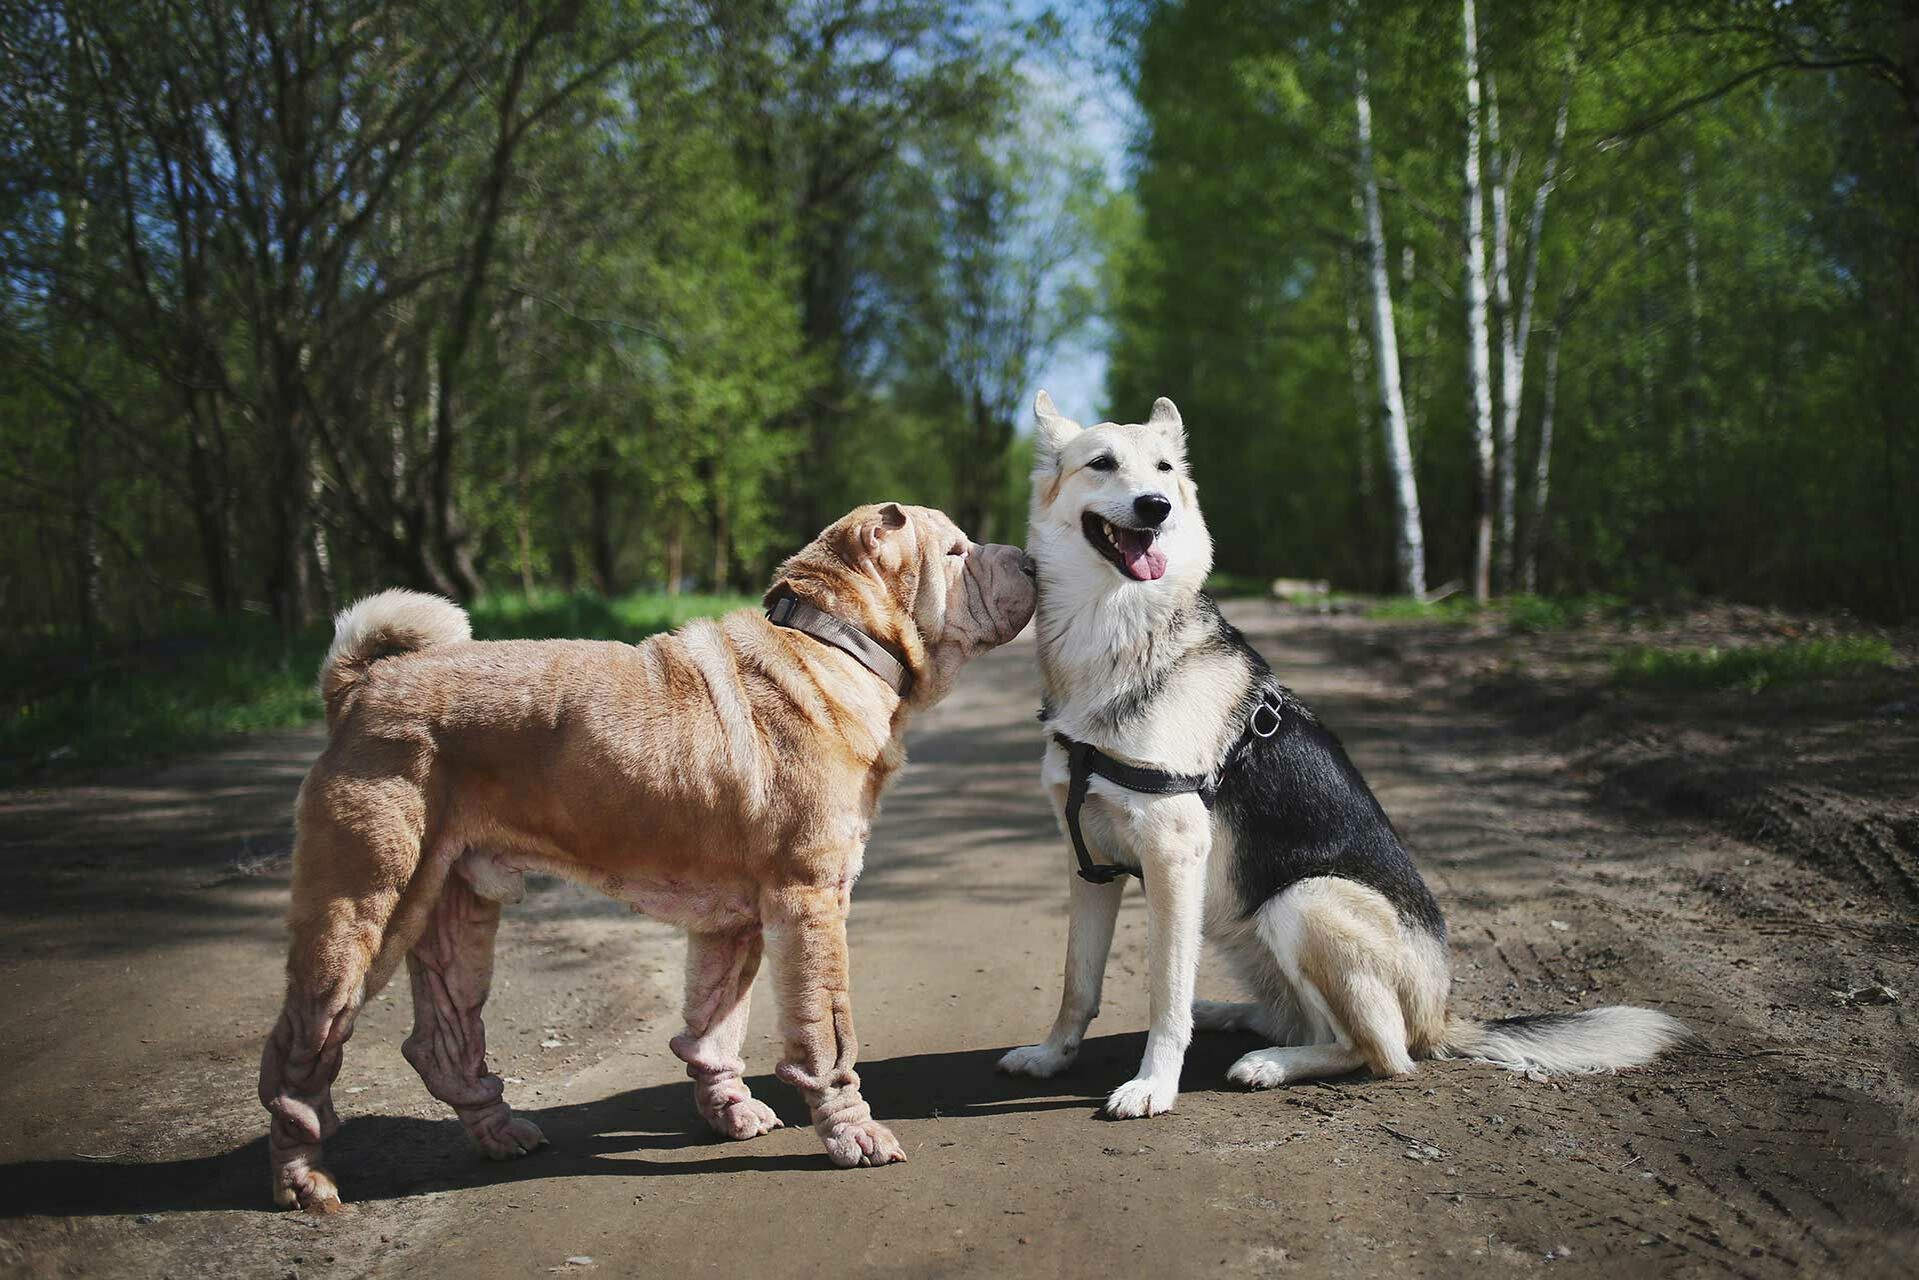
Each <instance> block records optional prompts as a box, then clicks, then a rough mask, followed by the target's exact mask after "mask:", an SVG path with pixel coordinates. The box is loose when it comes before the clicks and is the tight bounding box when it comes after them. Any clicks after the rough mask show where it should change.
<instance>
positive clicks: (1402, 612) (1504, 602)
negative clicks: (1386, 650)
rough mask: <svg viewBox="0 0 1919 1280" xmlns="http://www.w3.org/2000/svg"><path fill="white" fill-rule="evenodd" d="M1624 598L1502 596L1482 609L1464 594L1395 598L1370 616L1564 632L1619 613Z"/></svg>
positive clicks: (1374, 608) (1373, 609) (1372, 610)
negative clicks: (1485, 620)
mask: <svg viewBox="0 0 1919 1280" xmlns="http://www.w3.org/2000/svg"><path fill="white" fill-rule="evenodd" d="M1625 606H1626V601H1625V600H1624V599H1623V598H1622V597H1620V596H1608V595H1586V596H1533V595H1512V596H1501V597H1499V598H1498V599H1496V600H1494V601H1493V602H1492V603H1491V604H1487V605H1483V606H1482V605H1479V604H1475V603H1474V602H1473V598H1472V597H1471V596H1469V595H1467V594H1465V593H1464V592H1459V593H1456V594H1454V595H1450V596H1447V597H1446V598H1445V599H1444V600H1435V601H1431V602H1428V601H1425V600H1415V599H1413V598H1412V597H1411V596H1392V597H1389V598H1387V599H1385V600H1381V601H1379V602H1378V603H1376V604H1374V605H1373V606H1372V607H1371V608H1370V609H1368V610H1367V611H1366V616H1367V617H1369V618H1373V619H1375V620H1378V621H1382V622H1408V621H1412V622H1464V621H1467V620H1468V619H1471V618H1478V617H1487V616H1490V617H1495V618H1502V619H1504V620H1505V623H1506V625H1507V626H1508V627H1510V628H1512V629H1513V630H1514V631H1523V632H1539V631H1564V630H1567V629H1568V628H1571V627H1577V626H1580V625H1582V624H1584V623H1586V622H1589V621H1591V620H1592V619H1594V618H1596V617H1601V616H1603V615H1606V614H1609V613H1617V612H1618V611H1619V610H1621V609H1623V608H1625Z"/></svg>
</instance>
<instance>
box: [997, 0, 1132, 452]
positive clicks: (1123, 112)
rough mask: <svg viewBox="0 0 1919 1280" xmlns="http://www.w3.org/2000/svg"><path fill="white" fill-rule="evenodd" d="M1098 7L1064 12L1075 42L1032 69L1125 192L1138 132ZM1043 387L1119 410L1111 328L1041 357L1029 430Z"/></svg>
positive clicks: (1084, 412) (1026, 419)
mask: <svg viewBox="0 0 1919 1280" xmlns="http://www.w3.org/2000/svg"><path fill="white" fill-rule="evenodd" d="M1016 7H1018V8H1028V11H1029V13H1030V12H1031V10H1032V9H1037V8H1038V7H1040V6H1038V5H1031V6H1030V7H1029V6H1028V5H1026V4H1024V3H1016ZM1056 11H1057V7H1056ZM1096 12H1097V11H1096V10H1091V9H1089V10H1086V11H1082V12H1079V13H1074V12H1071V11H1069V12H1068V13H1066V14H1064V15H1063V18H1064V20H1065V22H1066V25H1067V41H1066V46H1067V47H1065V48H1062V49H1061V50H1060V51H1059V53H1058V54H1057V55H1054V54H1053V53H1052V52H1050V51H1048V52H1046V53H1045V54H1044V55H1043V56H1035V57H1034V58H1032V59H1031V60H1030V61H1029V63H1028V66H1027V70H1028V74H1029V75H1030V76H1031V77H1032V78H1033V79H1034V80H1035V81H1036V82H1038V83H1040V84H1042V85H1051V86H1054V87H1056V88H1057V89H1058V91H1059V93H1060V94H1061V96H1062V97H1063V98H1064V99H1065V101H1066V102H1067V103H1068V104H1069V109H1070V110H1071V113H1072V116H1073V119H1074V121H1075V124H1076V128H1075V133H1076V135H1077V137H1076V139H1075V141H1077V142H1079V143H1081V144H1083V145H1085V146H1088V147H1090V148H1091V149H1092V150H1093V151H1094V152H1095V153H1096V154H1097V155H1098V156H1099V157H1100V159H1101V160H1102V162H1103V163H1104V166H1105V170H1106V181H1107V184H1108V185H1109V186H1110V187H1111V188H1112V189H1113V190H1115V191H1117V190H1120V189H1121V188H1123V187H1124V186H1125V183H1126V144H1127V141H1128V138H1129V137H1130V135H1131V132H1132V125H1131V114H1132V110H1133V107H1132V101H1131V98H1130V96H1129V95H1128V92H1127V90H1126V88H1125V86H1124V85H1122V84H1120V83H1119V81H1118V80H1117V79H1116V78H1114V77H1113V76H1112V75H1111V74H1110V66H1109V65H1108V64H1110V61H1111V58H1110V55H1107V56H1102V53H1103V52H1104V43H1105V40H1106V35H1105V32H1104V31H1103V30H1100V29H1099V26H1100V21H1101V20H1100V19H1099V18H1098V17H1094V16H1090V15H1092V14H1094V13H1096ZM1042 387H1044V388H1045V389H1046V390H1047V392H1048V393H1050V394H1051V395H1052V397H1053V402H1054V403H1055V404H1057V405H1058V406H1059V410H1060V412H1061V413H1063V414H1065V415H1066V416H1067V417H1069V418H1074V419H1077V420H1078V421H1080V422H1098V421H1100V420H1102V419H1104V418H1107V417H1109V416H1111V414H1112V413H1113V412H1114V411H1115V406H1109V405H1108V404H1107V403H1106V333H1105V331H1104V329H1103V328H1102V327H1099V326H1095V327H1094V328H1093V329H1091V330H1090V331H1088V332H1087V333H1086V335H1085V336H1084V337H1083V338H1081V339H1080V340H1079V341H1078V342H1077V343H1075V344H1073V345H1070V346H1066V347H1062V348H1061V349H1060V350H1059V351H1057V352H1055V353H1054V354H1053V355H1052V356H1051V357H1050V358H1049V359H1047V360H1045V361H1043V362H1042V363H1041V364H1040V366H1039V369H1038V374H1037V376H1036V378H1035V379H1034V382H1033V385H1032V386H1031V387H1030V388H1028V390H1027V397H1026V398H1027V408H1026V409H1025V410H1024V411H1023V412H1022V413H1021V415H1020V422H1019V430H1020V432H1021V434H1025V433H1026V432H1028V431H1030V430H1031V429H1032V411H1031V399H1032V394H1033V393H1034V392H1036V391H1038V390H1039V389H1040V388H1042ZM1116 409H1117V412H1119V413H1120V415H1121V417H1123V418H1138V417H1139V416H1141V415H1142V414H1144V413H1145V411H1146V407H1144V406H1142V407H1140V408H1139V410H1138V412H1134V413H1128V412H1127V410H1126V406H1124V405H1120V406H1117V407H1116Z"/></svg>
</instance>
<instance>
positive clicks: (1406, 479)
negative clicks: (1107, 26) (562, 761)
mask: <svg viewBox="0 0 1919 1280" xmlns="http://www.w3.org/2000/svg"><path fill="white" fill-rule="evenodd" d="M1126 12H1127V14H1128V15H1129V17H1130V19H1131V22H1132V36H1133V39H1134V41H1135V44H1136V47H1137V61H1138V81H1137V93H1138V99H1139V104H1140V107H1141V109H1142V112H1143V126H1144V138H1143V145H1142V149H1141V152H1140V155H1139V161H1138V170H1137V183H1136V190H1137V209H1136V214H1135V223H1134V227H1133V231H1132V236H1131V239H1130V241H1129V242H1127V243H1125V244H1123V245H1122V246H1120V247H1119V249H1118V252H1117V253H1116V254H1115V261H1114V264H1113V273H1114V276H1115V279H1116V297H1115V299H1114V301H1115V307H1114V312H1113V330H1114V333H1115V335H1116V338H1115V347H1114V366H1113V373H1112V390H1113V392H1114V393H1115V394H1114V400H1115V402H1116V403H1117V404H1118V405H1119V406H1120V407H1122V408H1123V409H1126V410H1129V411H1130V412H1132V413H1140V412H1144V408H1145V406H1147V405H1149V404H1150V403H1151V402H1152V398H1153V397H1154V396H1155V395H1162V394H1163V395H1171V396H1173V397H1174V398H1175V399H1176V400H1177V401H1178V402H1179V404H1180V407H1181V410H1182V411H1183V412H1184V414H1185V417H1186V419H1187V421H1188V422H1189V423H1190V424H1192V440H1193V457H1194V460H1195V465H1196V466H1197V469H1198V474H1199V479H1200V482H1201V485H1202V488H1203V490H1204V494H1205V500H1206V510H1207V515H1208V519H1209V521H1210V523H1211V526H1212V529H1213V531H1214V534H1215V536H1216V538H1217V540H1218V542H1219V562H1220V564H1221V565H1222V566H1223V567H1226V568H1228V569H1235V570H1241V571H1262V570H1264V571H1271V570H1273V569H1275V568H1283V570H1284V571H1285V572H1288V573H1292V574H1297V575H1304V576H1313V577H1328V578H1331V579H1333V580H1334V581H1336V582H1339V583H1341V584H1344V585H1348V586H1353V587H1370V588H1387V587H1394V588H1399V589H1414V588H1416V587H1418V586H1422V585H1423V586H1426V587H1436V586H1437V585H1439V584H1440V583H1442V582H1444V581H1446V580H1457V581H1460V582H1463V583H1465V584H1467V585H1468V586H1474V585H1481V584H1483V587H1484V589H1486V590H1490V591H1495V592H1497V591H1507V590H1516V589H1530V588H1534V587H1537V588H1538V589H1541V590H1550V591H1566V592H1584V591H1594V590H1602V591H1610V592H1622V593H1629V594H1645V595H1666V594H1684V593H1695V592H1696V593H1707V594H1723V595H1731V596H1737V597H1743V598H1747V599H1753V600H1759V601H1780V602H1785V603H1790V604H1796V605H1803V606H1811V607H1821V608H1829V607H1845V608H1850V609H1853V610H1857V611H1859V612H1862V613H1866V614H1871V615H1877V616H1881V617H1910V616H1912V614H1913V613H1914V611H1915V609H1919V433H1916V432H1915V425H1914V416H1915V403H1916V397H1919V15H1915V11H1914V9H1913V6H1912V5H1911V4H1909V3H1900V2H1898V0H1794V2H1793V3H1791V4H1776V3H1772V2H1771V0H1718V2H1711V3H1690V4H1657V5H1654V4H1641V3H1612V4H1607V3H1600V4H1594V3H1585V2H1580V3H1571V2H1565V3H1558V2H1549V3H1519V0H1479V3H1478V5H1477V11H1476V12H1475V6H1474V5H1473V4H1472V3H1471V0H1466V2H1465V3H1463V4H1462V3H1461V0H1447V2H1441V0H1431V2H1426V3H1390V2H1387V0H1281V2H1277V3H1275V2H1274V0H1213V2H1211V3H1206V4H1198V3H1189V4H1145V5H1139V6H1134V7H1131V8H1129V9H1128V10H1127V11H1126ZM1469 36H1470V37H1471V38H1470V39H1469ZM1362 115H1363V116H1364V117H1365V119H1364V123H1365V126H1366V131H1365V132H1366V135H1368V136H1362V133H1361V123H1362ZM1402 458H1403V463H1402V461H1401V460H1402Z"/></svg>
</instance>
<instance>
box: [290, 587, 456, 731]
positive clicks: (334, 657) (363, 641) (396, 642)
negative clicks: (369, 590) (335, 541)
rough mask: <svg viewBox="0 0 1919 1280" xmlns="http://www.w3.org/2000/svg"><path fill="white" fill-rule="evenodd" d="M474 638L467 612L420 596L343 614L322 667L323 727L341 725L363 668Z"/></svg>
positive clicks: (405, 595) (367, 603)
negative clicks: (337, 723)
mask: <svg viewBox="0 0 1919 1280" xmlns="http://www.w3.org/2000/svg"><path fill="white" fill-rule="evenodd" d="M472 638H473V628H472V626H471V625H470V624H469V623H468V622H467V618H466V610H464V609H462V608H460V606H459V605H457V604H454V603H453V602H452V601H451V600H444V599H441V598H440V597H439V596H430V595H427V594H426V593H425V592H421V591H401V590H393V591H382V592H380V593H379V594H378V595H371V596H368V597H367V598H366V599H364V600H361V601H359V602H358V603H357V604H353V605H351V606H349V607H347V608H346V609H343V610H341V611H340V613H339V614H338V615H336V616H335V617H334V619H333V644H332V646H331V647H330V648H328V649H327V654H326V660H325V661H324V662H322V663H321V664H320V701H321V702H323V703H325V704H326V718H327V724H328V725H332V724H333V723H334V722H335V721H337V720H338V719H339V717H340V715H341V713H342V712H343V711H345V710H346V706H347V703H348V701H349V700H350V699H351V697H352V695H353V692H354V690H356V689H357V688H359V686H360V682H361V681H362V680H363V679H365V677H366V671H367V668H368V667H370V666H372V665H373V664H374V663H375V662H376V661H378V660H379V659H381V658H388V657H392V656H393V655H394V654H400V653H412V652H413V651H415V650H416V649H425V648H427V647H428V646H430V645H436V644H454V643H457V642H458V641H461V640H471V639H472Z"/></svg>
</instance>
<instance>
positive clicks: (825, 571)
mask: <svg viewBox="0 0 1919 1280" xmlns="http://www.w3.org/2000/svg"><path fill="white" fill-rule="evenodd" d="M783 587H784V588H789V589H791V590H792V591H793V592H794V593H795V594H797V595H798V596H799V597H800V598H801V599H803V600H806V601H808V602H809V603H811V604H814V605H816V606H817V607H819V608H821V609H824V610H826V611H827V612H829V613H832V614H834V615H836V616H838V617H840V618H842V619H844V620H845V621H847V622H851V623H853V624H854V625H856V626H858V627H860V628H862V629H863V630H865V631H866V633H867V634H868V635H870V636H872V637H873V638H874V639H875V640H878V641H880V642H881V643H882V644H886V645H890V646H892V647H893V649H894V650H895V652H897V653H898V654H899V655H900V656H901V657H903V658H904V659H905V661H906V665H907V666H908V668H910V669H911V670H912V672H913V688H912V690H911V692H910V694H909V695H908V697H909V701H910V702H911V703H912V704H913V705H915V706H930V705H931V704H933V703H935V702H937V701H939V700H940V699H941V698H943V697H945V696H946V694H947V692H948V690H950V689H951V688H952V686H953V681H954V679H955V678H956V677H957V676H958V675H959V671H960V668H961V667H963V666H965V665H966V663H967V662H968V661H970V660H971V659H973V658H975V657H977V656H978V655H980V654H981V653H984V652H985V651H986V650H988V649H991V648H993V647H994V646H996V645H1001V644H1005V643H1006V642H1007V641H1008V640H1011V639H1012V638H1013V637H1014V636H1016V635H1018V634H1019V633H1020V631H1021V629H1022V628H1024V627H1025V626H1026V623H1027V620H1028V619H1030V618H1031V617H1032V616H1033V605H1034V603H1035V598H1036V595H1037V588H1036V586H1035V583H1034V581H1033V574H1032V562H1031V561H1029V560H1028V559H1027V558H1026V553H1025V552H1023V551H1021V550H1020V549H1019V548H1018V547H1009V546H1004V545H1000V544H990V545H985V546H982V545H980V544H978V543H975V542H973V541H972V540H971V539H969V538H968V537H967V536H966V534H965V533H963V532H962V531H961V530H960V527H959V526H958V525H956V524H954V523H953V521H952V520H951V519H949V518H948V517H947V516H946V514H945V513H944V512H942V511H935V510H934V509H933V508H931V507H909V506H902V505H901V504H900V503H897V502H886V503H880V504H878V505H876V506H866V507H859V508H857V509H855V510H854V511H853V512H851V513H850V514H848V515H847V516H846V517H844V518H843V519H841V520H839V521H836V522H835V523H834V524H833V525H831V526H830V527H829V528H827V529H826V531H825V532H823V533H822V534H820V536H819V537H818V538H817V539H815V540H814V541H813V543H812V545H810V546H808V547H807V548H806V549H805V550H804V551H801V552H800V553H799V554H798V555H796V556H794V557H793V558H792V559H791V560H788V561H787V562H786V563H785V564H784V565H782V566H781V567H780V571H779V573H778V574H777V575H776V576H775V578H774V585H773V589H772V590H771V591H769V592H768V594H767V598H768V599H769V600H770V599H772V598H773V596H774V595H776V594H778V593H779V591H780V590H781V589H782V588H783Z"/></svg>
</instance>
